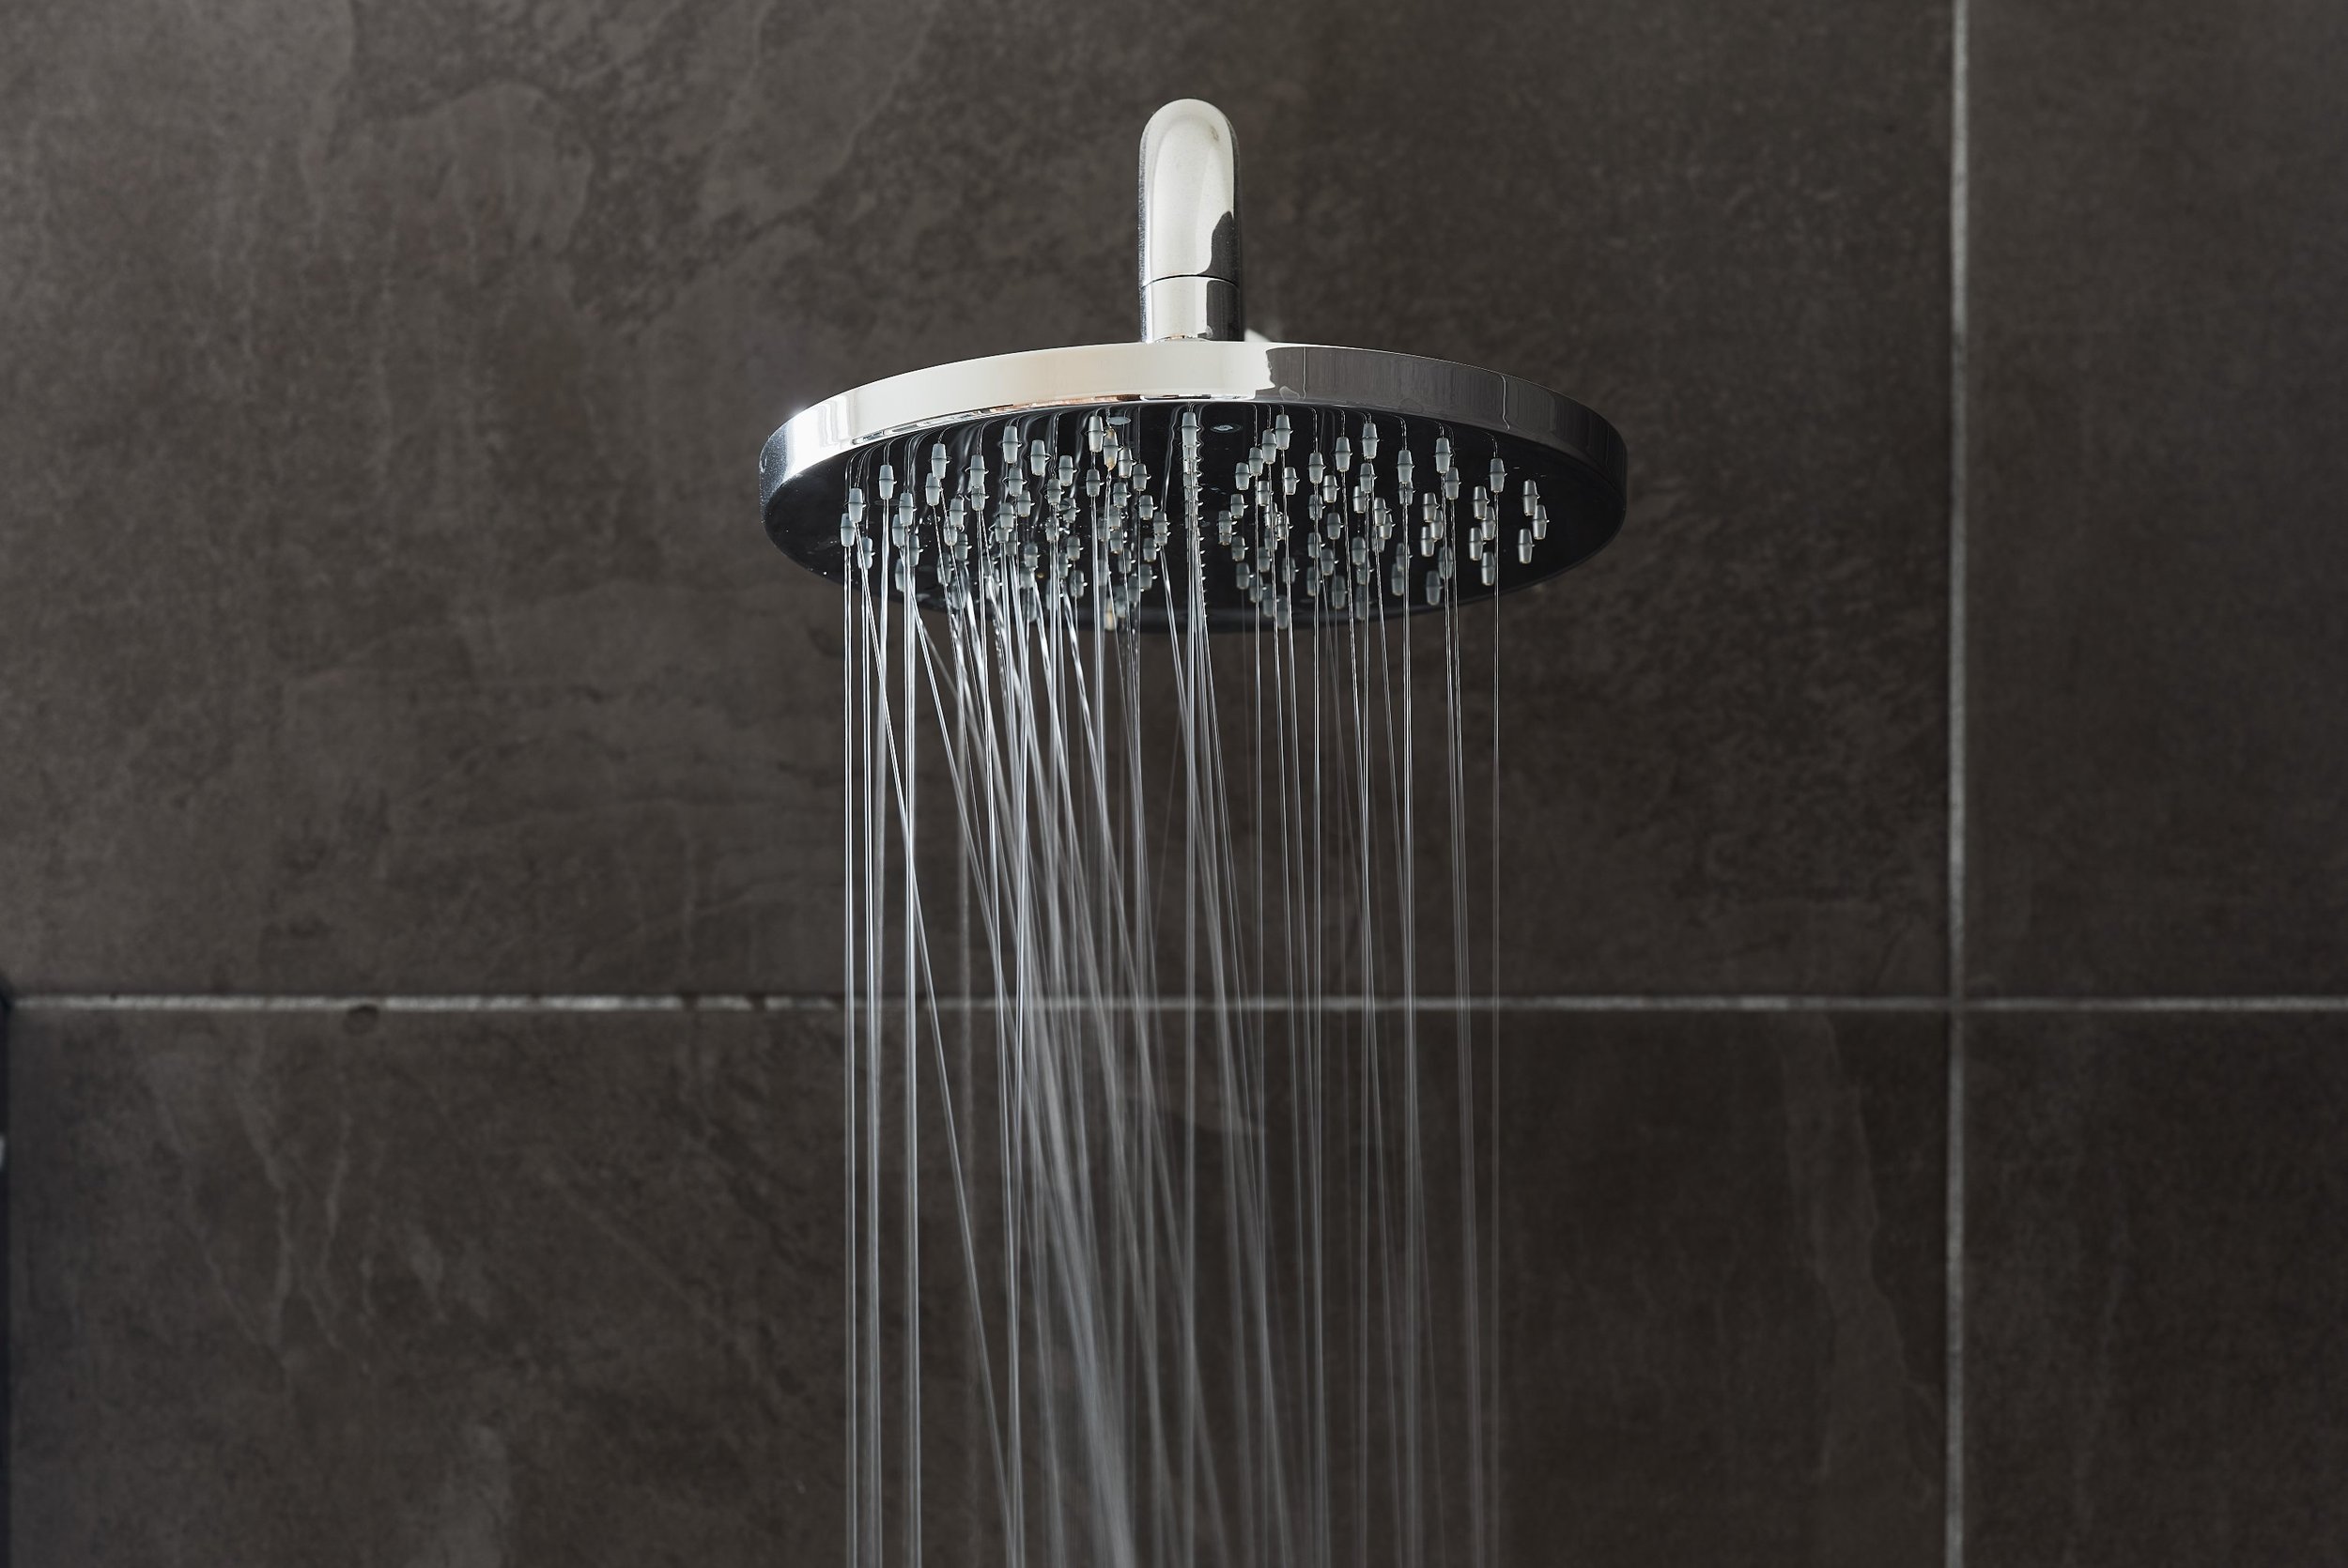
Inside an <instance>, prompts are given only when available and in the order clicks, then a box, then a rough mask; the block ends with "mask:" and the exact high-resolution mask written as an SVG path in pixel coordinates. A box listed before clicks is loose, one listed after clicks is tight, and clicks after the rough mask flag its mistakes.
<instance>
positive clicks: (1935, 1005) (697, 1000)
mask: <svg viewBox="0 0 2348 1568" xmlns="http://www.w3.org/2000/svg"><path fill="white" fill-rule="evenodd" d="M902 1000H903V998H902V997H884V998H882V1002H883V1003H884V1004H888V1003H890V1002H897V1001H902ZM1203 1001H1204V999H1203V998H1191V997H1182V996H1159V997H1111V998H1108V999H1106V1000H1105V1001H1104V1003H1101V1004H1096V1003H1094V1002H1092V1001H1089V1000H1087V999H1083V998H1074V997H1072V998H1068V999H1065V1000H1062V1001H1053V1000H1050V999H1045V1000H1044V1001H1043V1002H1041V1003H1038V1004H1035V1005H1037V1006H1040V1007H1047V1008H1081V1007H1093V1006H1096V1005H1100V1006H1106V1007H1115V1008H1119V1009H1120V1010H1135V1009H1144V1008H1146V1009H1149V1010H1151V1011H1157V1012H1173V1011H1177V1010H1180V1009H1182V1008H1185V1007H1197V1006H1199V1005H1200V1004H1201V1003H1202V1002H1203ZM1208 1005H1210V1006H1211V1005H1212V1004H1208ZM1306 1005H1308V1004H1305V1003H1301V1002H1298V1001H1295V1000H1292V999H1290V998H1288V997H1280V996H1242V997H1234V998H1232V999H1231V1000H1230V1001H1229V1002H1228V1003H1227V1004H1226V1006H1228V1007H1229V1008H1231V1009H1232V1010H1233V1011H1240V1012H1283V1011H1287V1010H1289V1009H1290V1008H1293V1007H1302V1006H1306ZM1309 1005H1310V1006H1312V1007H1318V1008H1320V1009H1321V1010H1323V1011H1327V1012H1341V1013H1342V1012H1352V1013H1359V1012H1366V1011H1367V1012H1379V1013H1398V1012H1401V1011H1403V1010H1404V1009H1405V1008H1406V1007H1414V1008H1416V1009H1417V1010H1418V1011H1421V1012H1450V1011H1454V1010H1456V1009H1458V1008H1460V1007H1469V1008H1471V1009H1474V1010H1477V1011H1490V1012H1514V1013H1542V1012H1552V1013H1617V1012H1664V1013H1804V1012H1895V1013H1939V1012H1947V1013H1951V1014H1953V1015H1954V1014H1959V1013H1970V1012H1987V1013H2134V1014H2159V1013H2177V1014H2203V1013H2218V1014H2224V1013H2348V995H2341V996H1996V997H1974V998H1971V999H1970V1000H1965V999H1961V998H1956V997H1946V996H1834V995H1815V996H1813V995H1800V994H1795V993H1752V994H1722V995H1706V994H1700V993H1698V994H1682V995H1654V994H1625V995H1612V996H1609V995H1597V994H1590V995H1578V994H1554V995H1541V994H1533V995H1522V996H1501V997H1496V998H1495V997H1488V996H1473V997H1468V998H1466V999H1464V1000H1462V999H1461V998H1460V997H1456V996H1437V995H1422V996H1419V997H1417V998H1416V999H1415V1000H1414V1001H1412V1002H1409V1003H1405V1002H1404V1001H1403V999H1402V998H1400V997H1398V996H1392V997H1388V996H1382V997H1378V998H1375V999H1373V1000H1370V1001H1367V1002H1365V1001H1364V1000H1363V999H1362V998H1361V997H1358V996H1344V997H1323V998H1321V1000H1319V1001H1317V1002H1313V1003H1311V1004H1309ZM14 1006H15V1007H18V1008H20V1009H22V1010H25V1011H30V1012H79V1013H168V1012H197V1013H344V1012H349V1011H352V1010H354V1009H357V1008H363V1007H372V1008H375V1009H376V1010H377V1011H378V1012H387V1013H832V1012H838V1011H840V1010H841V998H840V997H839V996H838V995H837V994H829V993H823V992H712V993H706V994H692V993H682V992H680V993H674V994H670V995H659V994H640V995H630V994H619V993H614V994H606V995H569V994H559V993H558V994H543V995H542V994H530V993H526V992H512V993H486V994H479V995H468V994H449V995H425V994H400V993H381V994H372V995H363V994H342V993H325V992H319V993H315V994H307V995H283V996H278V995H261V994H253V993H243V992H179V993H169V992H54V993H52V994H48V995H39V994H36V995H31V996H20V997H18V998H16V999H15V1003H14ZM937 1007H938V1008H939V1010H941V1011H945V1012H988V1011H992V1010H993V1009H994V1008H995V1007H996V1003H995V1002H994V1001H993V1000H991V999H990V998H987V997H983V996H971V997H960V996H941V997H939V998H937Z"/></svg>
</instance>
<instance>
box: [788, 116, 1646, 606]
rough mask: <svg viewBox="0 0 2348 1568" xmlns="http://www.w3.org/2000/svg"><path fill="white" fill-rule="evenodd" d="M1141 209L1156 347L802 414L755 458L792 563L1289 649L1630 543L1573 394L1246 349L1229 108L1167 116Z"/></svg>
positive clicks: (1509, 584) (1088, 350)
mask: <svg viewBox="0 0 2348 1568" xmlns="http://www.w3.org/2000/svg"><path fill="white" fill-rule="evenodd" d="M1139 190H1140V237H1139V238H1140V245H1139V260H1140V284H1141V288H1140V295H1141V325H1142V341H1140V342H1138V343H1123V344H1097V345H1091V346H1084V347H1075V348H1047V349H1039V350H1033V351H1029V352H1026V353H1018V354H1002V355H997V356H996V357H994V358H992V359H984V360H965V361H961V362H959V363H955V364H948V365H939V366H936V367H935V368H933V369H929V370H919V371H913V372H911V373H909V374H906V375H904V376H894V377H889V378H888V379H887V380H883V381H875V382H873V383H871V384H870V385H867V386H863V387H858V388H857V389H856V390H855V391H853V392H842V393H841V394H840V395H839V396H837V397H833V398H830V399H828V400H826V401H825V402H823V403H819V404H817V405H815V406H814V407H811V408H809V409H807V410H806V411H804V412H802V413H800V414H797V415H795V416H794V417H793V418H791V419H790V420H788V421H787V422H785V423H784V424H783V425H782V427H781V428H780V429H779V430H777V431H776V432H775V433H774V435H773V436H771V437H769V438H768V439H767V441H766V445H765V450H764V451H762V452H761V453H760V454H759V500H760V506H761V510H762V512H763V513H764V515H765V524H766V531H767V534H768V536H769V537H770V538H772V539H773V540H774V542H775V544H776V545H778V546H780V547H781V549H782V550H783V552H784V553H785V554H787V555H789V556H790V557H791V558H792V559H793V560H795V561H798V562H799V563H800V564H802V565H804V566H806V567H808V568H809V569H811V570H812V571H814V572H816V573H819V574H820V575H822V576H826V577H829V578H831V579H832V580H834V581H836V582H844V583H847V584H850V585H852V586H855V587H858V588H862V589H864V590H866V591H868V592H880V593H892V594H899V595H905V596H910V597H911V598H913V599H915V600H916V601H918V602H919V603H920V604H922V605H925V606H929V607H934V608H943V607H953V606H958V605H971V604H976V603H980V602H981V601H983V602H986V603H991V604H996V605H998V606H1006V607H1012V606H1017V607H1034V608H1035V610H1036V611H1037V612H1038V613H1043V612H1048V613H1053V614H1061V613H1064V614H1066V615H1067V616H1069V617H1071V618H1072V619H1074V620H1076V621H1078V622H1082V623H1097V624H1104V625H1109V626H1128V625H1134V626H1164V625H1167V624H1175V623H1182V624H1189V623H1203V624H1210V625H1216V626H1244V627H1274V628H1276V627H1281V626H1287V625H1290V624H1291V623H1295V622H1298V621H1303V622H1306V623H1313V622H1329V621H1352V620H1362V619H1366V618H1371V617H1379V616H1387V615H1397V614H1406V613H1411V612H1413V611H1418V610H1424V609H1429V608H1436V607H1444V606H1450V605H1455V604H1458V603H1460V602H1462V601H1465V600H1470V599H1478V598H1485V597H1489V596H1490V595H1491V594H1494V593H1499V592H1507V591H1508V590H1510V589H1514V588H1520V587H1523V586H1525V585H1527V584H1529V583H1533V582H1537V581H1538V580H1540V579H1541V578H1544V577H1548V576H1554V575H1556V574H1557V573H1559V572H1562V571H1565V570H1566V569H1567V568H1568V567H1570V566H1574V565H1577V564H1579V563H1580V562H1582V561H1584V560H1586V559H1588V558H1589V557H1590V556H1591V555H1593V554H1595V553H1597V551H1598V550H1599V549H1600V548H1601V547H1603V546H1605V545H1606V543H1607V542H1608V541H1609V540H1611V539H1612V538H1613V537H1614V533H1615V530H1617V529H1618V528H1620V526H1621V524H1622V518H1623V510H1624V494H1625V484H1626V471H1627V462H1626V458H1625V455H1624V451H1623V444H1622V438H1620V437H1619V436H1617V435H1616V434H1615V433H1614V426H1613V425H1611V424H1609V423H1606V421H1605V420H1603V419H1601V418H1599V416H1598V415H1597V414H1595V413H1593V412H1592V411H1591V410H1589V409H1588V408H1585V407H1583V406H1582V405H1581V404H1579V403H1576V402H1574V401H1573V400H1572V399H1570V398H1568V397H1563V396H1560V395H1559V394H1558V393H1556V392H1550V391H1548V390H1546V389H1545V388H1542V387H1539V386H1537V385H1535V384H1534V383H1532V382H1530V381H1524V380H1520V379H1518V378H1517V377H1513V376H1506V375H1502V374H1501V373H1499V372H1497V371H1490V370H1479V369H1476V368H1475V367H1474V366H1471V365H1462V364H1454V363H1452V362H1450V361H1444V360H1429V359H1422V358H1419V357H1417V356H1414V355H1409V354H1389V353H1383V352H1381V351H1378V350H1375V349H1367V348H1336V347H1327V346H1320V345H1312V344H1294V343H1271V342H1266V341H1263V340H1261V339H1251V338H1248V337H1246V336H1245V335H1244V332H1245V315H1244V300H1243V280H1242V272H1241V263H1240V235H1239V165H1238V159H1237V156H1236V152H1235V148H1234V145H1233V138H1232V134H1231V125H1230V122H1229V121H1228V119H1226V118H1225V117H1224V115H1223V114H1222V112H1221V111H1219V110H1217V109H1215V108H1214V107H1213V105H1211V104H1207V103H1202V102H1200V101H1198V100H1196V99H1182V100H1177V101H1175V102H1172V103H1169V104H1167V105H1166V107H1164V108H1163V109H1160V110H1159V111H1158V112H1157V113H1156V114H1155V115H1152V116H1151V120H1150V124H1149V127H1148V129H1147V130H1146V131H1144V132H1143V133H1142V139H1141V160H1140V179H1139ZM1018 613H1023V614H1024V613H1028V610H1027V609H1025V608H1022V609H1020V610H1019V611H1018Z"/></svg>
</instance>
